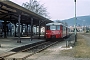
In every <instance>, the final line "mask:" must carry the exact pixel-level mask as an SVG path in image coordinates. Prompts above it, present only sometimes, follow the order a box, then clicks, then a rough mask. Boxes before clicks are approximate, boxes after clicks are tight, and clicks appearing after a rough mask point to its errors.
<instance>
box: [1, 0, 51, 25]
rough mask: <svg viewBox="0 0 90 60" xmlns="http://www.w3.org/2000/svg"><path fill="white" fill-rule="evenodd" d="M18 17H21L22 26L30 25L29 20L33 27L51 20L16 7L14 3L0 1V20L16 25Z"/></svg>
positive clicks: (18, 6)
mask: <svg viewBox="0 0 90 60" xmlns="http://www.w3.org/2000/svg"><path fill="white" fill-rule="evenodd" d="M19 15H21V20H20V23H23V24H30V22H31V18H33V25H38V24H39V23H38V22H39V21H41V22H46V23H49V22H52V21H51V20H49V19H47V18H45V17H43V16H40V15H38V14H36V13H34V12H32V11H30V10H28V9H26V8H24V7H22V6H20V5H17V4H15V3H14V2H11V1H2V0H1V1H0V20H4V21H5V20H6V21H10V22H12V23H18V17H19Z"/></svg>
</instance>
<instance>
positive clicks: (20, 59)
mask: <svg viewBox="0 0 90 60" xmlns="http://www.w3.org/2000/svg"><path fill="white" fill-rule="evenodd" d="M58 42H59V41H54V42H50V41H47V42H43V43H39V44H36V45H32V46H30V47H28V48H26V49H23V50H20V51H18V52H7V53H4V54H2V55H0V60H25V59H26V58H27V57H29V56H32V55H34V54H36V53H38V52H41V51H43V50H44V49H46V48H48V47H50V46H52V45H54V44H56V43H58Z"/></svg>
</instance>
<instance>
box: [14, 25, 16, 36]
mask: <svg viewBox="0 0 90 60" xmlns="http://www.w3.org/2000/svg"><path fill="white" fill-rule="evenodd" d="M14 25H15V31H14V36H15V37H16V23H15V24H14Z"/></svg>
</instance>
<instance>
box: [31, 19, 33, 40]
mask: <svg viewBox="0 0 90 60" xmlns="http://www.w3.org/2000/svg"><path fill="white" fill-rule="evenodd" d="M32 36H33V18H31V40H32Z"/></svg>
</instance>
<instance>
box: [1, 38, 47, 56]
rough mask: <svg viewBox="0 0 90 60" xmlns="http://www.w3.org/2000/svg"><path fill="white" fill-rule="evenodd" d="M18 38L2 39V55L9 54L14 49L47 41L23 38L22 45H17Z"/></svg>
mask: <svg viewBox="0 0 90 60" xmlns="http://www.w3.org/2000/svg"><path fill="white" fill-rule="evenodd" d="M17 40H18V37H8V38H0V45H1V47H0V54H2V53H5V52H8V51H10V50H12V49H14V48H17V47H21V46H25V45H29V44H33V43H37V42H41V41H45V40H44V39H35V38H34V39H32V40H31V39H30V37H21V43H17Z"/></svg>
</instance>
